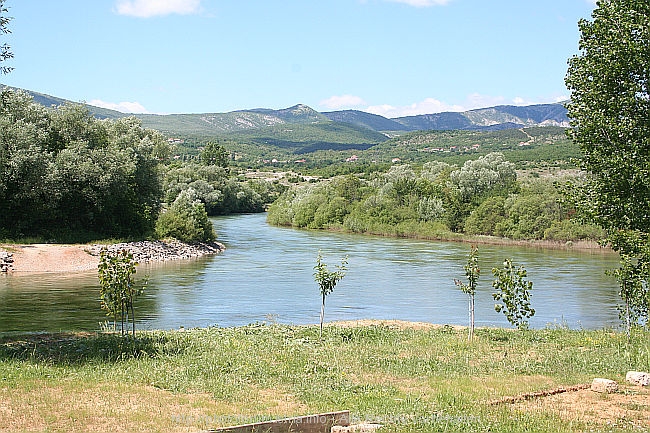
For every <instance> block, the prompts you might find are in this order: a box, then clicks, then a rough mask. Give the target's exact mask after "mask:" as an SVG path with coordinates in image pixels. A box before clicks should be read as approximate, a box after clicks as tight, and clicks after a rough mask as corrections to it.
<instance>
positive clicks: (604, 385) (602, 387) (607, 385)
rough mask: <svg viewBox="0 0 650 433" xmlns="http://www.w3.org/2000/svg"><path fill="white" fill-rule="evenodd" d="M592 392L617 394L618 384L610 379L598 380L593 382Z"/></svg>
mask: <svg viewBox="0 0 650 433" xmlns="http://www.w3.org/2000/svg"><path fill="white" fill-rule="evenodd" d="M591 390H592V391H594V392H601V393H610V392H616V391H618V383H616V382H615V381H613V380H610V379H602V378H596V379H594V380H593V381H592V382H591Z"/></svg>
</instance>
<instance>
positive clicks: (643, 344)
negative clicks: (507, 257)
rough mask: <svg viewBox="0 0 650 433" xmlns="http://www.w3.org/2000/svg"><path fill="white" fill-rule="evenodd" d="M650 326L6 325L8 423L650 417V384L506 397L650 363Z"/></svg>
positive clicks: (600, 421)
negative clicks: (131, 332) (120, 331)
mask: <svg viewBox="0 0 650 433" xmlns="http://www.w3.org/2000/svg"><path fill="white" fill-rule="evenodd" d="M649 337H650V333H648V332H643V333H637V334H635V335H633V338H632V340H631V342H630V343H629V344H628V342H627V341H626V338H625V335H623V334H620V333H614V332H610V331H584V330H578V331H570V330H566V329H545V330H531V331H527V332H516V331H511V330H504V329H480V330H477V335H476V340H475V341H474V342H472V343H468V342H467V341H466V339H467V337H466V332H465V331H464V330H456V329H453V328H451V327H437V328H434V327H422V328H420V329H414V328H412V327H397V326H385V325H380V324H378V325H368V326H362V327H344V326H329V327H327V328H326V329H325V333H324V336H323V339H322V340H321V339H319V337H318V328H317V327H292V326H283V325H271V326H264V325H251V326H247V327H241V328H208V329H196V330H188V331H184V332H181V331H166V332H146V333H141V334H140V336H139V337H138V339H137V340H135V341H133V340H130V339H123V338H120V337H118V336H115V335H110V334H83V335H79V334H74V335H68V334H61V335H52V334H48V335H5V336H3V337H2V338H1V340H0V402H2V404H0V431H45V430H47V431H66V432H67V431H91V430H104V431H118V430H120V431H161V432H162V431H165V432H180V431H197V430H201V429H207V428H213V427H217V426H224V425H232V424H239V423H243V422H246V421H249V420H260V419H268V418H275V417H284V416H292V415H303V414H310V413H316V412H325V411H333V410H343V409H349V410H350V411H351V415H352V417H353V418H354V419H356V420H369V421H380V422H383V423H385V424H386V427H385V430H384V431H398V432H410V431H447V432H461V431H463V432H464V431H490V432H522V431H527V432H548V431H554V432H569V431H571V432H573V431H638V428H639V427H641V428H642V429H647V428H650V419H649V418H648V417H649V415H648V413H649V412H650V395H649V393H648V392H647V391H646V390H641V389H639V388H632V387H625V386H624V387H622V390H621V392H619V393H617V394H610V395H601V394H596V393H593V392H591V391H588V390H585V391H579V392H572V393H564V394H558V395H557V396H553V397H547V398H541V399H535V400H533V401H524V402H521V403H515V404H511V403H508V404H496V405H494V404H490V402H492V401H493V400H496V399H499V398H501V397H504V396H513V395H518V394H522V393H529V392H535V391H541V390H548V389H553V388H557V387H561V386H570V385H575V384H581V383H588V382H591V380H592V379H593V378H594V377H607V378H611V379H614V380H617V381H619V383H623V382H624V377H625V373H626V372H627V371H628V370H644V371H648V370H650V338H649Z"/></svg>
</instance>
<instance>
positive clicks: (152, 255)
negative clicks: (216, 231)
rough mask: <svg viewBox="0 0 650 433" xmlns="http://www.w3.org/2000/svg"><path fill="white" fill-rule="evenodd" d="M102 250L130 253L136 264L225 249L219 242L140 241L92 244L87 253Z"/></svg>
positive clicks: (96, 252)
mask: <svg viewBox="0 0 650 433" xmlns="http://www.w3.org/2000/svg"><path fill="white" fill-rule="evenodd" d="M102 249H106V250H107V251H108V252H109V253H117V252H119V251H122V250H127V251H130V252H131V254H133V258H134V259H135V261H136V262H138V263H150V262H166V261H169V260H183V259H192V258H197V257H202V256H205V255H209V254H218V253H220V252H223V251H224V250H225V249H226V247H225V246H224V245H223V244H221V243H219V242H197V243H192V244H186V243H184V242H180V241H175V240H168V241H140V242H126V243H120V244H110V245H99V244H94V245H92V246H91V247H90V248H88V249H87V251H88V252H89V253H90V254H92V255H94V256H99V254H100V253H101V251H102Z"/></svg>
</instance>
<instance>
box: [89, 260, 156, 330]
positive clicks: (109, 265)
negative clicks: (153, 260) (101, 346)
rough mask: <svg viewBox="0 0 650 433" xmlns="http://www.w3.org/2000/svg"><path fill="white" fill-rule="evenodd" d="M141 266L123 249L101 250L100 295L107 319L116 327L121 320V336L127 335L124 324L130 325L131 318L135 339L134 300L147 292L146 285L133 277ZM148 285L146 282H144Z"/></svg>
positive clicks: (99, 266) (99, 270)
mask: <svg viewBox="0 0 650 433" xmlns="http://www.w3.org/2000/svg"><path fill="white" fill-rule="evenodd" d="M137 265H138V263H137V262H136V261H135V260H134V259H133V254H132V253H131V252H130V251H127V250H121V251H119V252H118V253H116V254H113V253H109V252H108V251H107V250H106V249H102V251H101V253H100V255H99V265H98V274H99V284H100V290H99V295H100V299H101V305H102V308H103V309H104V310H106V314H107V315H108V316H112V317H113V321H114V324H115V323H116V322H117V317H118V316H119V317H120V323H121V328H120V329H121V333H122V335H124V333H125V327H124V323H125V322H126V323H127V324H128V321H129V317H130V320H131V323H132V325H133V326H132V332H133V337H135V309H134V307H133V305H134V301H135V298H136V297H138V296H140V295H141V294H142V293H144V285H142V286H140V287H138V286H136V284H135V280H134V278H133V276H134V275H135V273H136V266H137ZM145 284H146V282H145Z"/></svg>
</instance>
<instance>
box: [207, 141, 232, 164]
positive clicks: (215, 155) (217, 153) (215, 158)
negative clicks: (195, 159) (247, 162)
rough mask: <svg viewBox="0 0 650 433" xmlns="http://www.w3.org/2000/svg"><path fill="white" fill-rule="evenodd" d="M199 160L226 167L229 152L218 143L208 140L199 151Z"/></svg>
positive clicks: (228, 160)
mask: <svg viewBox="0 0 650 433" xmlns="http://www.w3.org/2000/svg"><path fill="white" fill-rule="evenodd" d="M201 162H202V163H203V164H204V165H216V166H218V167H228V164H229V162H230V153H228V151H227V150H226V149H224V147H223V146H221V145H220V144H217V143H215V142H214V141H210V142H209V143H208V144H206V145H205V147H204V148H203V151H202V152H201Z"/></svg>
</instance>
